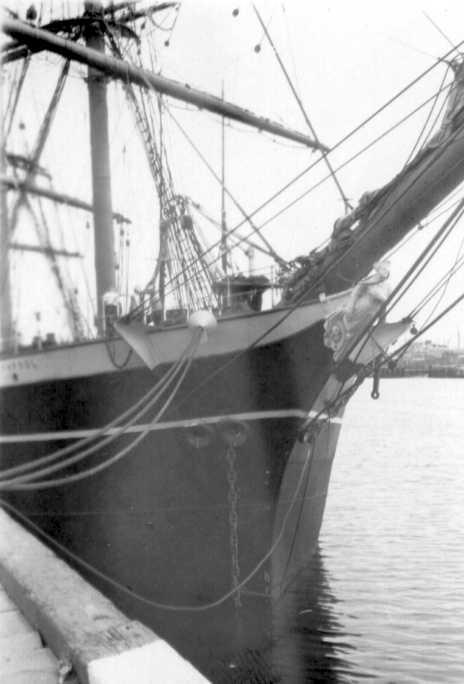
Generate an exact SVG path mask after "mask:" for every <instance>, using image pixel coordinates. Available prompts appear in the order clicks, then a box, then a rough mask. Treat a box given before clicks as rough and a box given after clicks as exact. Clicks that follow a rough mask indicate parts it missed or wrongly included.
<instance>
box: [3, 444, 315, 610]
mask: <svg viewBox="0 0 464 684" xmlns="http://www.w3.org/2000/svg"><path fill="white" fill-rule="evenodd" d="M313 453H314V449H313V448H312V445H311V447H309V448H308V451H307V454H306V458H305V461H304V464H303V467H302V469H301V473H300V476H299V479H298V482H297V484H296V487H295V491H294V493H293V496H292V498H291V500H290V504H289V507H288V509H287V511H286V513H285V515H284V517H283V519H282V524H281V527H280V530H279V532H278V534H277V536H276V537H275V539H274V541H273V543H272V545H271V547H270V548H269V550H268V551H267V552H266V553H265V554H264V556H263V557H262V558H261V559H260V560H259V561H258V563H256V565H255V566H254V568H253V569H252V570H251V571H250V572H249V573H248V574H247V575H246V577H244V578H243V579H242V580H241V581H240V582H239V583H238V584H237V585H236V586H234V587H233V588H232V589H231V590H230V591H228V592H226V593H224V594H223V595H222V596H220V597H219V598H217V599H215V600H214V601H209V602H206V603H203V604H200V605H182V604H179V605H176V604H170V603H161V602H159V601H154V600H152V599H149V598H147V597H145V596H142V595H141V594H139V593H138V592H136V591H134V590H132V589H129V588H128V587H126V586H125V585H123V584H121V583H120V582H118V581H116V580H114V579H113V578H112V577H110V576H109V575H107V574H106V573H104V572H102V571H101V570H98V568H96V567H94V566H93V565H91V564H90V563H88V562H87V561H85V560H84V559H83V558H81V557H80V556H78V555H77V554H75V553H73V552H72V551H70V550H69V549H68V548H67V547H65V546H63V544H60V542H58V541H57V540H56V539H54V538H53V537H52V536H50V535H49V534H47V533H46V532H44V531H43V530H42V529H41V528H40V527H39V526H38V525H36V524H35V523H33V522H32V521H31V520H29V518H28V517H27V516H26V515H24V514H23V513H21V512H20V511H19V510H18V509H17V508H16V507H15V506H13V505H12V504H10V503H8V502H7V501H5V500H3V499H0V504H1V505H2V506H3V507H4V508H6V509H7V510H10V511H11V512H12V513H13V514H14V515H15V516H17V517H18V518H19V519H20V520H22V521H23V522H24V523H25V524H26V526H29V527H31V528H32V529H33V530H34V531H35V532H36V533H37V534H38V535H39V536H40V537H42V538H44V539H46V540H47V542H48V543H49V544H50V545H51V546H53V547H54V548H56V549H58V550H59V551H60V552H62V553H63V554H64V555H66V556H67V557H68V558H71V559H72V560H73V561H74V562H75V563H76V564H77V565H79V566H80V567H82V568H85V569H86V570H87V571H89V572H90V573H91V574H92V575H94V576H95V577H99V578H100V579H101V580H103V581H104V582H106V583H107V584H110V585H111V586H112V587H114V588H115V589H117V590H118V591H121V592H122V593H123V594H125V595H127V596H131V597H132V598H134V599H136V600H137V601H140V602H141V603H143V604H145V605H148V606H151V607H152V608H157V609H160V610H166V611H171V612H192V613H193V612H204V611H206V610H210V609H211V608H216V607H217V606H220V605H222V604H223V603H225V602H226V601H228V600H229V599H230V598H232V597H234V596H236V595H237V594H238V593H239V592H240V591H242V590H243V588H244V587H245V586H246V585H247V584H248V583H249V582H250V580H251V579H253V577H254V576H255V575H256V574H257V573H258V572H259V570H260V569H261V568H262V567H263V565H264V564H265V563H266V561H268V560H269V558H271V556H272V555H273V553H274V551H275V550H276V548H277V547H278V545H279V544H280V542H281V540H282V538H283V535H284V533H285V530H286V527H287V523H288V519H289V517H290V515H291V513H292V512H293V508H294V506H295V503H296V501H297V500H298V497H299V494H300V490H301V488H302V485H303V482H304V480H305V475H306V472H307V470H308V467H309V465H310V463H311V461H312V458H313Z"/></svg>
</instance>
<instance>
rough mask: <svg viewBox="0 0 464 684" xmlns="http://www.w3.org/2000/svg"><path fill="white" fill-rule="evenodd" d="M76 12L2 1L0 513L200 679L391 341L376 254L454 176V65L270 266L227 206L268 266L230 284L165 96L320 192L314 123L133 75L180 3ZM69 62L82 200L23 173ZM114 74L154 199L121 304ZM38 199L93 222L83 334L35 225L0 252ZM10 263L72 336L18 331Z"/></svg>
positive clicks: (458, 160) (303, 552)
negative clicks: (291, 124)
mask: <svg viewBox="0 0 464 684" xmlns="http://www.w3.org/2000/svg"><path fill="white" fill-rule="evenodd" d="M76 7H77V6H76ZM76 7H75V8H74V11H73V12H70V13H68V15H67V16H65V17H62V18H57V17H54V18H49V19H47V20H45V19H44V18H43V17H41V15H40V13H39V14H38V12H37V10H36V9H35V8H34V7H33V6H31V8H29V10H28V11H27V13H26V15H24V12H23V13H22V16H21V12H17V11H16V10H15V9H14V8H12V9H11V10H10V11H6V12H5V15H4V17H3V23H2V28H3V32H4V34H6V36H7V41H6V42H5V43H4V44H3V48H2V60H3V70H4V74H8V73H11V71H8V70H13V76H12V77H11V78H10V80H9V84H10V85H11V92H10V93H9V94H8V97H5V98H4V103H5V105H6V106H5V116H4V124H3V135H4V138H3V144H2V170H1V183H2V205H1V209H2V235H1V238H2V248H3V249H2V261H1V264H0V265H1V277H2V293H1V297H2V299H1V302H2V328H1V335H2V354H1V358H0V383H1V390H0V391H1V401H0V411H1V437H0V439H1V480H0V488H1V490H2V504H3V505H4V506H5V507H6V509H7V510H8V511H10V512H12V513H13V514H14V515H15V516H17V517H18V519H20V520H21V521H22V522H23V523H24V524H25V525H26V526H28V527H29V528H30V529H32V530H33V531H34V532H35V533H36V534H37V535H39V536H41V537H42V538H44V539H45V540H46V541H47V543H49V544H50V545H51V547H52V548H54V549H55V550H57V551H58V553H60V554H61V555H62V556H63V557H64V558H65V559H66V560H67V561H68V562H70V563H71V564H72V565H73V566H74V567H76V568H77V569H78V570H79V571H80V572H82V573H83V574H84V575H85V576H86V577H88V578H89V579H90V580H91V581H92V582H93V583H95V585H97V586H98V587H99V588H101V589H102V590H103V591H104V592H105V593H106V594H107V595H108V596H110V597H111V598H112V599H113V600H114V601H115V602H116V603H117V604H118V605H119V606H120V607H122V609H124V610H125V611H127V613H128V614H129V615H131V616H133V617H134V618H135V619H139V620H141V621H143V622H145V623H146V624H148V625H150V626H152V627H153V628H154V629H155V630H156V631H157V632H159V633H160V634H161V635H163V636H164V637H165V638H167V639H169V640H170V641H171V642H172V643H173V644H174V645H175V646H177V647H178V648H179V649H180V650H181V652H182V653H184V654H185V655H186V656H187V657H189V658H190V659H191V660H193V661H194V662H195V663H197V664H198V665H199V666H200V667H201V668H202V669H204V670H205V672H208V663H211V662H212V661H213V660H215V659H217V658H226V659H227V658H231V657H232V654H233V653H234V652H237V651H238V650H240V649H241V648H245V645H246V648H252V647H253V646H254V643H253V639H254V635H256V634H258V633H260V630H259V629H258V625H259V624H260V623H261V621H262V616H263V614H264V613H267V612H268V611H271V610H272V604H273V602H275V601H277V600H278V598H279V596H281V595H282V594H283V593H284V592H285V590H286V587H287V586H288V584H289V583H290V582H291V581H292V579H293V578H294V577H295V576H297V575H298V573H299V572H300V570H301V569H302V568H303V567H304V566H305V564H306V563H307V561H308V559H309V558H310V557H311V555H312V554H313V552H314V549H315V548H316V545H317V539H318V534H319V530H320V526H321V522H322V517H323V511H324V505H325V500H326V495H327V490H328V485H329V478H330V471H331V467H332V462H333V458H334V455H335V451H336V446H337V440H338V436H339V432H340V429H341V424H342V419H343V412H344V407H345V405H346V402H347V400H348V399H349V397H350V396H351V394H352V393H353V392H354V391H355V390H356V388H357V387H358V386H359V384H360V383H361V382H362V381H363V380H364V378H365V377H367V375H369V374H370V373H371V371H372V370H373V369H375V368H378V365H379V363H381V362H384V361H385V358H386V356H387V354H388V350H389V348H390V346H391V345H392V344H393V343H394V342H395V341H396V340H397V339H398V338H399V337H400V335H401V334H402V333H404V332H405V331H407V330H408V328H410V327H411V320H410V319H409V318H405V319H403V320H400V321H397V322H387V320H386V319H385V313H386V310H387V307H388V304H389V303H390V302H391V298H392V295H393V294H394V293H395V291H396V290H393V293H392V291H391V288H390V286H389V283H388V276H389V268H388V264H387V263H386V262H384V261H382V259H383V257H384V256H385V255H386V254H387V253H388V252H389V251H390V250H391V249H392V248H393V247H394V246H395V245H398V243H400V242H401V240H402V239H403V238H404V237H405V236H406V235H407V234H408V233H409V232H410V231H412V230H413V229H414V228H415V227H417V225H418V224H420V222H421V221H422V220H423V219H424V217H426V216H427V215H428V214H429V213H430V212H431V211H432V210H433V209H434V208H435V207H437V206H438V205H439V204H440V203H441V202H442V201H443V200H444V199H446V198H447V197H448V196H449V195H450V193H451V192H452V191H453V190H455V188H457V187H458V186H459V184H460V183H461V182H462V181H463V180H464V136H463V113H464V108H463V105H464V98H463V85H464V77H463V75H464V68H463V67H462V60H460V59H455V60H454V61H453V62H452V69H453V71H454V74H455V78H454V80H453V81H452V83H451V84H450V85H449V88H448V94H447V108H446V111H445V113H444V115H443V117H442V120H441V122H440V124H439V126H438V127H437V130H436V132H435V134H434V135H433V137H431V138H430V140H429V141H428V143H427V144H426V145H424V146H423V147H422V148H421V149H420V151H418V152H417V153H416V154H415V155H414V156H413V158H412V159H411V160H410V161H409V163H408V164H407V165H406V166H405V167H404V168H403V169H402V170H401V171H400V173H399V174H398V175H397V176H396V177H395V178H394V179H393V180H392V181H391V182H389V183H388V184H386V185H384V186H383V187H382V188H380V189H379V190H376V191H374V192H370V193H366V194H365V195H363V196H362V197H361V199H360V201H359V203H358V204H357V205H356V206H354V207H351V206H349V204H348V203H347V204H346V206H347V211H346V212H345V215H343V216H342V217H340V219H338V220H337V221H336V223H335V226H334V228H333V232H332V235H331V237H330V239H329V240H328V242H327V244H326V245H325V246H323V247H321V248H318V249H315V250H312V251H311V252H309V253H308V254H306V255H304V256H302V257H299V258H298V259H295V260H294V261H292V262H289V261H285V260H283V259H281V258H280V257H278V255H277V254H276V253H275V251H274V250H273V249H272V247H271V246H270V245H269V243H268V242H267V241H266V240H265V239H264V237H263V238H262V240H261V241H260V239H261V237H262V236H261V234H260V233H259V231H258V229H257V227H256V226H255V225H254V223H253V220H252V218H251V217H250V216H249V215H248V214H247V213H246V212H245V211H243V213H244V215H245V216H244V220H243V223H244V224H245V225H248V226H249V227H250V228H251V233H250V235H249V236H247V237H246V240H245V239H244V241H243V242H242V244H246V247H247V249H250V248H251V249H253V250H260V251H265V252H268V253H269V254H270V256H271V258H273V259H274V261H275V263H276V266H275V269H274V271H273V274H272V276H271V277H267V276H264V275H263V274H262V273H259V274H256V273H253V272H252V270H250V273H248V274H244V273H243V272H238V271H234V270H233V269H232V266H231V262H230V257H229V252H230V251H231V250H232V249H233V248H236V247H237V245H238V244H239V243H240V240H241V239H238V238H237V231H236V230H235V228H234V229H231V228H229V227H228V226H227V224H226V220H225V210H224V206H225V199H224V198H225V195H226V189H225V188H226V184H225V182H224V172H223V173H222V177H220V178H219V180H220V181H221V180H222V184H221V188H222V196H223V201H222V217H221V220H220V221H219V222H217V223H218V227H219V230H220V237H219V239H218V241H217V244H216V245H215V248H216V252H214V253H213V251H212V248H211V247H206V246H205V245H204V244H203V241H202V239H201V236H200V235H199V231H198V225H197V221H196V212H197V210H198V209H199V205H198V204H195V201H194V199H191V198H190V197H186V196H183V195H180V194H178V193H177V192H176V190H175V183H174V172H173V170H172V169H171V160H170V158H169V156H168V153H167V150H166V147H167V145H166V140H165V139H164V137H163V133H162V128H163V107H164V102H165V101H166V100H167V99H169V98H171V99H173V100H175V101H177V102H179V101H180V102H183V103H187V104H188V105H193V106H195V107H198V108H200V110H201V115H202V116H204V117H208V116H210V115H211V114H212V115H214V116H219V117H221V121H222V122H223V125H224V122H225V121H235V122H239V123H240V124H241V125H244V126H247V127H249V128H250V129H252V128H255V129H256V130H259V131H260V132H261V133H263V134H266V133H270V134H272V135H273V136H277V137H280V138H283V139H285V140H287V141H292V143H294V144H298V145H302V146H306V147H307V148H309V149H310V150H313V151H314V152H315V153H317V154H318V155H319V156H320V159H321V160H322V162H323V163H325V164H327V165H328V167H329V171H330V175H331V177H332V178H334V180H335V181H336V175H335V172H334V170H333V169H332V168H331V166H330V155H329V152H330V148H328V147H326V146H325V145H324V144H323V143H321V142H320V140H319V139H318V138H317V136H316V135H315V134H314V130H313V129H312V126H311V125H310V131H311V135H307V134H305V133H301V132H299V131H295V130H292V129H290V128H288V127H286V126H284V125H283V124H281V123H279V122H276V121H272V120H270V119H269V118H266V117H262V116H259V115H256V114H254V113H252V112H251V111H249V110H248V109H244V108H241V107H239V106H237V105H235V104H233V103H230V102H228V101H227V100H226V99H225V98H224V97H223V96H221V97H218V96H215V95H213V94H210V93H207V92H203V91H200V90H197V89H195V88H193V87H191V86H188V85H185V84H183V83H180V82H178V81H174V80H172V79H169V78H167V77H165V76H164V75H162V74H160V73H159V71H157V70H156V68H155V62H154V61H153V60H152V62H151V67H150V68H147V64H146V62H144V57H146V54H145V53H144V52H143V50H144V48H143V45H142V38H143V37H144V32H145V33H146V34H147V36H148V39H147V40H148V44H150V35H151V33H153V31H156V30H160V27H161V28H162V23H159V21H161V20H159V21H158V18H159V17H161V16H163V14H166V15H170V14H172V13H176V12H178V10H179V7H178V4H177V3H173V2H162V3H157V4H153V5H147V4H146V3H137V2H128V1H123V2H117V3H108V4H104V5H100V4H98V3H94V2H85V3H84V5H83V7H82V11H79V12H77V10H76ZM148 20H150V21H148ZM147 22H148V27H149V28H150V31H148V30H147ZM264 30H265V31H266V27H265V26H264ZM150 32H151V33H150ZM269 39H270V36H269ZM270 40H271V39H270ZM44 54H48V55H52V56H53V58H54V60H55V63H56V64H57V65H58V66H59V74H58V80H57V82H56V86H55V88H54V90H53V92H52V96H51V99H50V100H49V103H48V105H47V107H46V108H45V113H44V116H43V119H42V121H41V125H40V126H39V129H38V132H37V136H36V138H35V141H34V144H33V146H32V149H29V150H28V153H27V154H23V153H22V152H21V150H20V149H14V148H11V147H10V138H12V137H13V136H12V130H13V129H14V130H17V128H18V125H19V128H21V115H20V113H19V108H20V107H21V105H22V106H23V107H27V103H24V101H23V99H22V89H23V88H25V87H26V86H25V83H26V81H27V77H28V75H29V73H28V72H29V71H30V70H31V69H32V66H31V65H32V64H33V63H34V60H35V59H37V58H40V57H41V56H43V55H44ZM75 64H78V65H80V68H82V67H83V68H85V70H86V73H85V77H81V80H85V83H86V87H87V90H88V104H89V126H90V149H91V161H92V199H91V200H84V199H82V198H78V197H75V196H72V195H70V194H68V193H64V192H62V191H58V190H56V189H55V188H54V187H53V185H52V184H51V183H49V182H47V181H48V180H50V179H49V177H47V169H45V168H44V167H43V166H42V165H41V160H42V152H43V149H44V146H45V145H46V142H47V139H48V137H49V135H50V131H51V129H52V127H53V119H54V116H55V114H56V110H57V108H58V106H59V102H60V98H61V96H62V92H63V89H64V87H65V83H66V80H67V78H68V75H69V73H70V70H71V69H72V67H73V65H75ZM81 76H82V75H81ZM4 80H6V76H5V78H4ZM110 82H111V83H112V84H113V85H115V87H118V88H120V89H121V91H122V92H123V94H124V97H125V100H126V103H127V107H128V110H129V111H130V113H131V115H133V121H134V123H133V126H134V130H135V131H136V132H137V133H138V135H139V139H140V140H141V141H142V143H143V149H144V153H145V158H146V161H147V168H148V169H149V171H150V173H151V175H152V179H153V183H154V186H155V188H156V192H157V197H158V205H157V208H156V211H157V212H158V213H157V215H156V216H154V217H153V218H152V220H151V224H150V226H152V225H153V224H156V225H157V226H158V228H159V252H158V255H157V257H156V258H155V257H153V263H154V270H153V274H152V276H151V278H150V279H149V282H148V283H147V285H146V286H145V287H143V288H139V289H138V290H137V292H136V293H135V294H133V295H132V296H130V295H129V294H128V292H127V287H126V285H125V282H124V278H123V277H121V273H120V272H118V269H117V268H116V267H115V257H114V254H115V235H116V236H118V235H120V236H122V238H121V240H120V243H121V244H122V250H124V246H125V243H126V238H125V235H126V234H125V232H124V231H125V227H126V226H127V225H128V222H129V219H128V218H127V217H126V216H124V215H122V213H118V212H117V211H116V210H115V209H113V206H112V201H111V163H110V147H109V133H108V116H109V112H108V104H107V101H108V93H107V91H108V88H109V83H110ZM300 104H301V103H300ZM110 114H111V112H110ZM308 123H309V121H308ZM23 128H24V127H23ZM223 131H224V129H223ZM72 134H73V132H72V131H69V132H68V133H67V135H68V136H70V137H72ZM70 144H71V142H70ZM63 174H64V170H63ZM257 182H259V179H258V180H257ZM345 199H346V198H345ZM34 201H40V202H41V203H42V204H45V203H49V204H53V205H55V206H66V207H72V208H73V209H76V211H79V212H82V213H87V214H88V215H89V216H92V219H93V221H92V223H93V228H94V230H93V244H94V257H95V279H96V302H97V310H96V317H95V322H91V323H90V324H87V325H86V324H85V323H84V316H83V314H82V305H81V304H80V303H79V301H78V297H77V295H76V293H75V291H74V290H73V289H72V288H69V287H67V286H66V282H65V279H64V276H63V267H62V262H63V260H65V261H67V260H69V259H72V258H73V256H75V255H73V253H72V252H71V251H70V250H69V249H67V248H65V247H63V246H61V247H60V246H56V245H53V244H51V240H50V235H49V234H48V233H47V213H46V210H45V211H44V212H43V213H42V219H43V220H42V222H40V220H39V221H37V217H36V222H35V224H34V225H35V229H36V233H37V235H38V237H39V243H38V244H36V245H35V246H31V245H27V244H25V243H21V242H19V241H18V239H17V238H15V235H14V231H15V227H16V223H17V222H18V215H19V213H20V210H21V207H24V206H25V205H30V203H32V202H34ZM47 206H48V205H47ZM31 215H32V213H31ZM452 218H454V215H453V217H452ZM27 250H29V251H32V252H34V253H40V254H41V255H43V256H44V257H45V259H46V261H47V263H48V264H49V266H51V270H52V273H53V277H54V278H55V280H56V283H57V285H58V288H59V291H60V292H61V295H62V301H63V303H64V306H63V310H64V311H65V312H66V316H67V321H68V325H69V329H70V330H71V331H72V335H71V338H70V339H67V340H65V341H60V340H59V339H58V337H57V335H55V334H53V333H50V334H47V335H46V336H45V337H44V336H43V335H42V333H41V331H38V332H37V333H36V334H35V335H34V337H33V339H32V340H31V342H30V343H25V344H21V342H20V340H19V338H18V330H17V329H16V328H15V322H14V315H13V311H12V299H13V298H12V288H13V284H12V282H11V275H12V270H11V268H10V266H9V260H10V256H11V254H12V253H13V252H17V251H22V252H25V251H27ZM213 256H214V258H213ZM116 266H118V267H119V270H121V263H120V262H118V263H116ZM125 287H126V290H124V288H125ZM118 288H119V291H118ZM124 291H125V293H126V296H125V298H124V297H123V296H122V294H123V293H124ZM37 323H40V320H39V317H37ZM213 635H214V640H213ZM244 635H245V636H244ZM243 640H244V641H243ZM212 641H214V647H213V646H210V644H211V643H212ZM244 644H245V645H244ZM205 652H207V653H208V656H207V657H206V658H205V656H204V654H205ZM200 654H202V655H200Z"/></svg>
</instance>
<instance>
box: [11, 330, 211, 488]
mask: <svg viewBox="0 0 464 684" xmlns="http://www.w3.org/2000/svg"><path fill="white" fill-rule="evenodd" d="M198 339H200V338H198ZM193 358H194V357H193V354H192V355H191V356H190V358H188V359H187V360H186V361H184V362H183V363H182V364H179V365H178V366H177V368H176V372H175V373H174V374H173V376H172V378H171V380H173V379H174V375H178V373H179V371H180V368H181V365H184V368H183V369H182V372H181V374H180V378H179V379H178V380H177V382H176V384H175V386H174V389H173V390H172V391H171V393H170V394H169V396H168V398H167V399H166V401H165V402H164V404H163V406H162V407H161V409H160V410H159V411H158V413H157V414H156V415H155V417H154V418H153V419H152V420H151V422H150V423H149V424H148V425H147V426H146V427H145V428H144V429H143V430H142V432H141V433H140V434H139V435H138V436H137V437H136V438H135V439H134V440H133V441H132V442H131V443H130V444H128V445H127V446H125V447H124V448H122V449H120V450H119V451H117V452H116V454H114V455H113V456H110V457H109V458H107V459H106V460H104V461H103V462H101V463H99V464H98V465H96V466H93V467H92V468H88V469H87V470H82V471H80V472H79V473H75V474H72V475H65V476H64V477H61V478H56V479H52V480H44V481H40V482H30V480H34V479H36V478H38V477H43V476H44V475H47V474H49V473H50V472H52V471H56V470H58V469H61V468H64V467H67V466H69V465H71V464H75V463H76V462H78V461H80V460H82V459H83V458H84V457H85V456H86V455H88V453H85V454H84V453H82V454H77V456H74V457H72V458H69V459H67V462H65V463H60V464H58V465H55V466H49V467H48V468H46V469H43V470H42V471H39V472H36V473H32V474H31V475H27V476H25V477H23V478H19V479H17V480H10V481H5V482H0V491H37V490H41V489H49V488H51V487H59V486H62V485H69V484H72V483H75V482H79V481H80V480H83V479H85V478H88V477H92V476H94V475H96V474H97V473H99V472H101V471H103V470H106V469H107V468H109V467H110V466H112V465H114V464H115V463H117V462H118V461H120V460H121V459H122V458H123V457H124V456H126V454H128V453H129V452H130V451H133V450H134V449H135V448H136V447H137V446H138V445H139V444H140V442H141V441H142V440H143V439H145V437H146V436H147V435H148V433H149V432H150V431H151V429H152V427H153V425H155V424H156V423H157V422H158V421H159V419H160V418H161V417H162V416H163V414H164V413H165V412H166V411H167V409H168V408H169V406H170V405H171V403H172V401H173V399H174V397H175V395H176V394H177V391H178V389H179V387H180V385H181V384H182V382H183V380H184V378H185V376H186V375H187V372H188V370H189V368H190V366H191V364H192V361H193ZM164 389H166V388H163V391H164ZM161 393H162V392H161V391H160V392H159V393H158V394H157V396H156V399H158V398H159V396H160V395H161ZM145 412H146V410H144V411H143V413H145ZM138 417H140V415H138V416H137V418H138ZM134 420H135V419H134ZM125 429H127V427H126V426H125ZM99 448H100V445H98V447H97V449H99Z"/></svg>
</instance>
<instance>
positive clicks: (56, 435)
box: [0, 409, 342, 444]
mask: <svg viewBox="0 0 464 684" xmlns="http://www.w3.org/2000/svg"><path fill="white" fill-rule="evenodd" d="M316 417H318V418H319V419H320V420H329V419H330V422H331V423H339V424H341V422H342V419H341V418H337V417H333V418H329V416H328V415H327V414H326V413H320V414H319V413H318V412H317V411H310V412H309V413H306V411H301V410H299V409H283V410H280V411H255V412H252V413H234V414H229V415H225V416H207V417H205V418H197V419H193V420H192V419H191V420H178V421H171V422H169V423H153V424H152V425H150V423H145V424H143V425H132V426H131V427H129V428H127V429H126V430H123V432H122V433H121V434H128V433H134V432H144V431H145V430H149V431H150V432H151V431H156V430H172V429H175V428H189V427H196V426H197V425H211V424H214V423H221V422H224V421H227V420H242V421H247V420H263V419H271V418H300V419H302V420H307V419H308V418H316ZM98 432H99V429H98V428H94V429H92V430H63V431H61V432H31V433H26V434H21V435H20V434H18V435H0V444H18V443H20V442H51V441H55V440H62V439H82V438H84V437H90V436H91V435H94V434H97V433H98ZM117 432H119V430H118V428H116V427H114V428H109V429H108V430H106V431H105V433H104V434H105V435H113V434H116V433H117Z"/></svg>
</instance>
